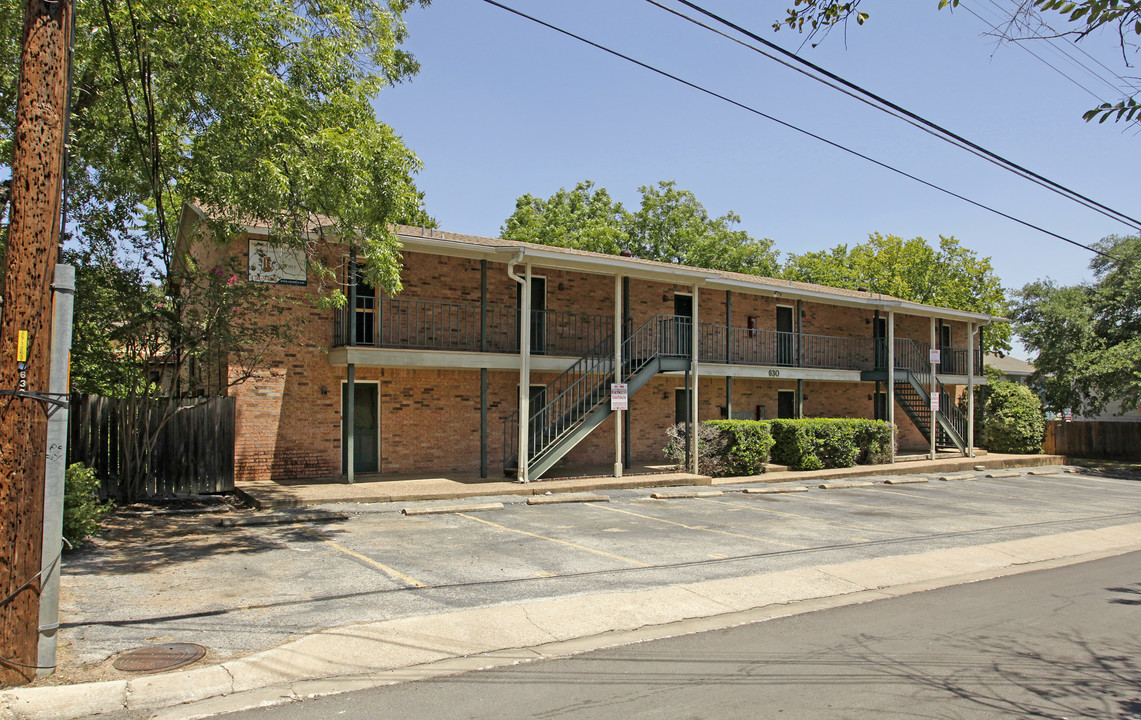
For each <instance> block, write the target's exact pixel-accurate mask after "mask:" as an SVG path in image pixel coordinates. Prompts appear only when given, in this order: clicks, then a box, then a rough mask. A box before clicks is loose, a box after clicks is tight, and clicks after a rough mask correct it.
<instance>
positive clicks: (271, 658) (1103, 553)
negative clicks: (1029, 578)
mask: <svg viewBox="0 0 1141 720" xmlns="http://www.w3.org/2000/svg"><path fill="white" fill-rule="evenodd" d="M1134 550H1141V523H1133V524H1129V525H1118V526H1112V527H1107V528H1099V529H1096V530H1079V531H1073V532H1067V533H1062V534H1058V535H1053V536H1044V537H1033V538H1026V539H1023V540H1011V541H1005V542H998V543H992V544H988V545H979V546H973V547H965V548H951V549H945V550H937V551H933V552H926V553H918V554H913V555H903V556H895V557H885V558H875V559H870V560H858V561H852V562H846V563H838V564H832V565H823V566H819V567H809V568H800V569H796V570H787V571H781V572H773V573H766V574H763V575H755V576H751V577H744V578H731V579H725V580H709V581H701V582H694V583H686V584H682V585H677V586H670V587H663V588H655V589H651V590H641V591H630V592H620V593H605V594H599V595H588V596H582V597H567V598H557V599H553V600H541V601H533V602H528V603H522V604H519V605H508V606H498V607H485V608H473V609H468V610H460V611H456V612H450V613H443V614H439V615H428V616H419V617H407V618H400V619H395V620H386V621H382V622H374V623H367V624H361V625H350V626H344V627H338V628H331V629H328V630H323V631H320V632H316V633H314V634H312V635H309V636H306V637H304V638H300V639H298V640H294V641H291V642H288V643H286V644H284V645H281V646H279V647H276V648H272V649H269V650H264V651H261V652H258V653H254V654H252V655H249V656H246V657H243V658H237V659H234V660H229V661H226V662H223V663H222V664H220V665H214V666H202V667H195V668H191V669H187V670H182V671H178V672H172V673H162V674H156V675H149V676H143V677H138V678H132V679H130V680H114V681H106V682H97V683H85V684H79V685H70V686H56V687H39V688H16V689H12V690H5V691H0V710H2V709H3V708H4V707H5V705H6V706H7V710H6V711H5V712H6V713H7V714H8V715H9V716H10V718H12V719H13V720H63V719H65V718H67V719H70V718H76V717H93V716H99V715H106V714H110V713H121V712H122V711H124V710H127V711H131V712H150V711H156V710H160V709H163V708H170V709H169V710H167V711H166V712H163V713H161V714H159V715H158V716H157V717H159V718H162V720H175V719H176V718H180V719H182V720H188V719H190V718H200V717H206V716H208V715H211V714H215V713H219V712H233V711H237V710H241V709H246V708H249V707H256V706H260V705H266V704H277V703H282V702H290V701H293V700H296V699H299V698H303V697H311V696H316V695H322V694H329V693H333V692H342V691H345V690H356V689H363V688H367V687H376V686H378V685H384V684H391V683H393V682H400V681H401V680H402V679H409V678H410V677H414V676H415V675H416V674H417V672H416V668H423V667H425V666H428V665H431V664H439V663H443V666H442V667H444V668H445V669H446V671H442V672H441V673H440V674H454V673H457V672H464V671H467V670H472V669H476V668H479V667H490V666H494V665H495V664H496V663H497V662H501V663H502V664H507V663H508V662H512V663H513V662H519V661H520V660H527V659H540V658H545V657H554V656H566V655H573V654H577V653H581V652H586V651H589V650H595V649H599V648H602V647H610V646H615V645H623V644H628V643H630V642H638V641H639V640H632V639H631V637H645V638H646V639H652V638H651V636H658V637H669V636H673V635H678V634H683V633H685V632H696V631H698V630H693V629H684V628H692V627H695V626H694V625H692V624H690V625H685V626H684V628H683V627H682V626H680V625H678V623H684V622H686V621H691V622H692V621H694V620H695V619H702V620H698V621H697V622H698V623H699V624H700V626H701V627H703V628H705V629H714V628H715V627H731V626H733V625H740V624H744V623H748V622H758V621H760V620H764V619H770V618H773V617H780V616H786V615H791V614H795V613H797V612H807V611H809V610H808V609H819V608H822V607H835V606H838V605H842V604H851V603H855V602H867V601H870V600H874V599H879V598H883V597H890V596H895V595H900V594H905V593H908V592H918V591H921V590H928V589H933V588H936V587H946V586H948V585H954V584H959V583H961V582H967V581H971V580H979V579H986V578H991V577H1000V576H1003V575H1010V574H1015V573H1019V572H1027V571H1030V570H1036V569H1041V568H1042V567H1043V564H1049V563H1056V564H1057V565H1056V566H1061V565H1065V564H1071V563H1075V562H1082V561H1084V560H1089V559H1094V558H1095V557H1109V556H1111V555H1118V554H1123V553H1126V552H1131V551H1134ZM794 603H795V604H797V605H796V606H794V607H789V605H790V604H794ZM805 603H807V605H804V604H805ZM805 607H807V608H808V609H805ZM631 633H633V635H632V634H631ZM639 633H640V635H638V634H639ZM505 651H506V653H505ZM410 670H411V671H412V672H409V671H410ZM393 672H397V676H395V677H394V676H393V675H392V673H393ZM421 676H423V674H422V673H421ZM203 701H205V702H203ZM188 703H194V704H189V705H188ZM198 703H200V704H198ZM0 717H4V716H3V715H0Z"/></svg>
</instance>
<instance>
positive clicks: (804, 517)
mask: <svg viewBox="0 0 1141 720" xmlns="http://www.w3.org/2000/svg"><path fill="white" fill-rule="evenodd" d="M758 497H764V496H758ZM703 502H711V503H717V504H718V505H731V506H733V507H739V508H745V509H746V510H756V511H757V512H765V513H772V514H773V515H787V516H789V517H794V518H800V519H801V520H811V521H813V522H821V523H824V524H826V525H837V526H839V527H846V528H852V529H855V530H874V531H876V532H885V533H891V534H892V535H907V536H908V537H911V536H913V535H914V534H915V533H910V532H906V531H903V530H887V529H884V528H878V527H874V526H872V525H852V524H851V523H842V522H838V521H836V520H824V519H823V518H815V517H812V516H811V515H799V514H797V513H791V512H785V511H784V510H773V509H771V508H763V507H757V506H755V505H740V504H738V503H731V502H726V501H724V500H704V501H703Z"/></svg>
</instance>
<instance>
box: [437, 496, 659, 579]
mask: <svg viewBox="0 0 1141 720" xmlns="http://www.w3.org/2000/svg"><path fill="white" fill-rule="evenodd" d="M586 507H605V506H604V505H597V504H594V503H591V504H590V505H588V506H586ZM456 515H457V516H458V517H462V518H467V519H468V520H475V521H476V522H478V523H483V524H484V525H490V526H491V527H493V528H498V529H500V530H506V531H507V532H513V533H519V534H520V535H526V536H528V537H533V538H538V539H540V540H548V541H550V542H553V543H558V544H559V545H566V546H567V547H572V548H575V549H577V550H585V551H587V552H590V553H594V554H595V555H602V556H603V557H608V558H611V559H613V560H621V561H622V562H628V563H631V564H633V565H640V566H642V567H653V565H651V564H650V563H644V562H642V561H641V560H635V559H633V558H628V557H623V556H622V555H615V554H614V553H608V552H606V551H605V550H596V549H594V548H590V547H587V546H585V545H579V544H578V543H572V542H570V541H568V540H559V539H558V538H552V537H547V536H546V535H539V534H537V533H533V532H527V531H526V530H517V529H515V528H511V527H507V526H506V525H500V524H499V523H493V522H491V521H490V520H484V519H483V518H477V517H475V516H474V515H466V514H464V513H456Z"/></svg>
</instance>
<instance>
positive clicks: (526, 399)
mask: <svg viewBox="0 0 1141 720" xmlns="http://www.w3.org/2000/svg"><path fill="white" fill-rule="evenodd" d="M524 270H525V273H524V276H523V307H522V309H521V311H520V312H521V314H522V317H521V318H520V321H519V328H520V336H521V337H520V338H519V474H518V476H517V479H518V480H519V482H530V481H531V478H530V476H529V475H528V473H527V465H528V463H529V455H528V441H529V440H530V437H529V434H530V432H531V263H527V264H526V265H525V266H524Z"/></svg>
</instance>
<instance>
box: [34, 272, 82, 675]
mask: <svg viewBox="0 0 1141 720" xmlns="http://www.w3.org/2000/svg"><path fill="white" fill-rule="evenodd" d="M52 289H53V291H54V303H53V305H54V309H53V311H52V315H53V316H52V345H51V370H50V375H49V380H48V393H49V395H50V396H51V397H54V398H61V397H66V396H67V394H68V389H69V388H68V370H69V368H68V365H69V360H70V353H71V327H72V307H73V300H74V296H75V268H74V267H72V266H71V265H56V266H55V282H54V283H53V284H52ZM67 422H68V408H67V406H66V405H64V406H63V407H58V408H55V409H54V410H52V411H51V415H49V416H48V442H47V458H46V463H45V467H44V531H43V532H44V534H43V537H44V540H43V553H42V554H41V558H40V639H39V647H38V655H37V657H38V659H37V661H36V665H38V666H39V668H38V669H37V673H38V674H39V675H41V676H43V675H51V674H52V672H54V671H55V665H56V659H55V658H56V633H57V632H58V631H59V569H60V555H61V554H62V553H63V494H64V477H65V474H66V471H67Z"/></svg>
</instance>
